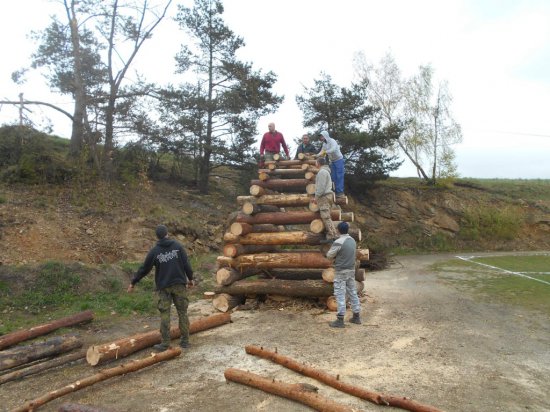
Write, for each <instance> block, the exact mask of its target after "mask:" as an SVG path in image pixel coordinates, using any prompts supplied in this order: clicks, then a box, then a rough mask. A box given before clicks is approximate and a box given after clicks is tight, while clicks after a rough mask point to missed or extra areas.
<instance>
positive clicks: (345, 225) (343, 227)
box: [337, 222, 349, 235]
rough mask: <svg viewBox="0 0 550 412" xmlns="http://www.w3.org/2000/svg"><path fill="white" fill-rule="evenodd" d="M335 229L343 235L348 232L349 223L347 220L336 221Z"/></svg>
mask: <svg viewBox="0 0 550 412" xmlns="http://www.w3.org/2000/svg"><path fill="white" fill-rule="evenodd" d="M337 229H338V232H340V233H341V234H343V235H345V234H347V233H348V230H349V225H348V223H347V222H340V223H338V226H337Z"/></svg>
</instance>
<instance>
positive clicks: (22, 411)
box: [12, 348, 181, 412]
mask: <svg viewBox="0 0 550 412" xmlns="http://www.w3.org/2000/svg"><path fill="white" fill-rule="evenodd" d="M180 353H181V349H180V348H170V349H168V350H165V351H164V352H161V353H154V354H151V356H149V357H147V358H144V359H139V360H135V361H132V362H130V363H127V364H124V365H119V366H116V367H114V368H111V369H105V370H102V371H101V372H99V373H96V374H95V375H92V376H88V377H86V378H84V379H79V380H78V381H76V382H73V383H71V384H69V385H67V386H65V387H63V388H61V389H57V390H54V391H52V392H49V393H47V394H45V395H43V396H41V397H39V398H36V399H34V400H32V401H29V402H27V403H25V404H24V405H23V406H20V407H19V408H15V409H14V410H13V411H12V412H27V411H29V412H30V411H34V410H36V409H37V408H39V407H40V406H42V405H44V404H46V403H48V402H49V401H52V400H54V399H57V398H60V397H61V396H64V395H67V394H68V393H71V392H76V391H78V390H80V389H82V388H86V387H88V386H91V385H93V384H94V383H98V382H101V381H104V380H107V379H110V378H112V377H114V376H119V375H124V374H126V373H131V372H135V371H137V370H140V369H143V368H146V367H148V366H151V365H154V364H155V363H158V362H162V361H165V360H169V359H172V358H175V357H176V356H178V355H179V354H180Z"/></svg>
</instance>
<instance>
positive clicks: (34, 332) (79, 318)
mask: <svg viewBox="0 0 550 412" xmlns="http://www.w3.org/2000/svg"><path fill="white" fill-rule="evenodd" d="M93 318H94V314H93V312H92V311H91V310H86V311H84V312H79V313H76V314H74V315H71V316H67V317H65V318H61V319H56V320H53V321H51V322H48V323H44V324H42V325H38V326H33V327H32V328H30V329H25V330H18V331H16V332H12V333H8V334H7V335H4V336H0V350H2V349H5V348H8V347H10V346H13V345H15V344H17V343H19V342H23V341H25V340H29V339H32V338H36V337H37V336H42V335H45V334H47V333H50V332H53V331H54V330H57V329H59V328H64V327H67V326H74V325H78V324H79V323H83V322H89V321H91V320H92V319H93Z"/></svg>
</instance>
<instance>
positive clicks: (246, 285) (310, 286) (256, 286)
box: [214, 279, 333, 297]
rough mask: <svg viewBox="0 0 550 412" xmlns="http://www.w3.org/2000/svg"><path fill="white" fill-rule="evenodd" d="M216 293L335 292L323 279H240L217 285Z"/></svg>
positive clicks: (319, 294)
mask: <svg viewBox="0 0 550 412" xmlns="http://www.w3.org/2000/svg"><path fill="white" fill-rule="evenodd" d="M214 292H216V293H228V294H230V295H282V296H298V297H306V296H310V297H326V296H330V295H332V293H333V287H332V285H331V284H329V283H325V282H323V281H322V280H280V279H257V280H239V281H237V282H234V283H232V284H231V285H228V286H216V287H215V288H214Z"/></svg>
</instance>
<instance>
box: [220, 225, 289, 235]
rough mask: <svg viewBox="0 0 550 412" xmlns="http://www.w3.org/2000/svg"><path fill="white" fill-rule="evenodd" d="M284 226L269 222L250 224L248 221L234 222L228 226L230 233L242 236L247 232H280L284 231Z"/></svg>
mask: <svg viewBox="0 0 550 412" xmlns="http://www.w3.org/2000/svg"><path fill="white" fill-rule="evenodd" d="M284 230H285V228H284V226H281V225H274V224H271V223H262V224H257V225H250V224H248V223H241V222H234V223H232V224H231V226H230V227H229V231H230V233H231V234H233V235H235V236H242V235H246V234H248V233H271V232H282V231H284Z"/></svg>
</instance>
